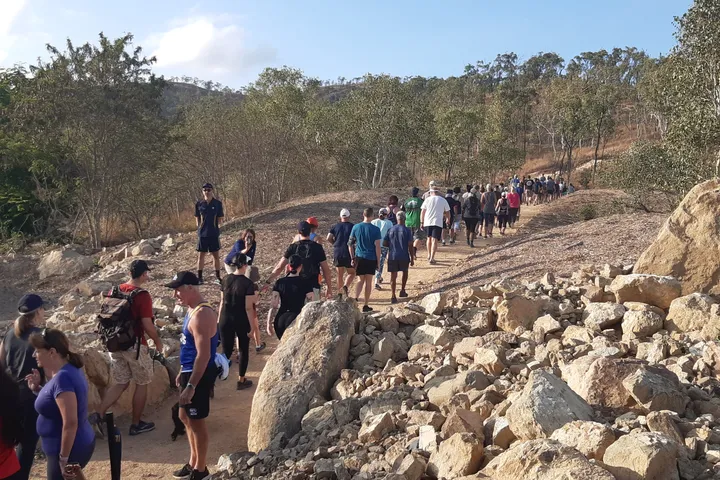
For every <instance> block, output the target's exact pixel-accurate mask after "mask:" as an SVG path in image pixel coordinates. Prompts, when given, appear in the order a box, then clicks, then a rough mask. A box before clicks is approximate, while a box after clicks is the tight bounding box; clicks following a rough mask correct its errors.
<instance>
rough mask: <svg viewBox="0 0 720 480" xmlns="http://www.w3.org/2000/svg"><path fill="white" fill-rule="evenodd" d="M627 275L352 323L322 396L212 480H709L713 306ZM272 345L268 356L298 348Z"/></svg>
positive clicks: (551, 282)
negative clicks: (343, 354) (339, 364)
mask: <svg viewBox="0 0 720 480" xmlns="http://www.w3.org/2000/svg"><path fill="white" fill-rule="evenodd" d="M630 270H631V269H630V268H627V267H616V266H611V265H606V266H604V267H602V268H591V267H586V268H583V269H581V270H580V271H579V272H576V273H575V274H574V275H573V276H572V278H566V279H557V280H556V279H555V278H553V276H552V275H549V274H548V275H545V276H544V277H543V278H542V279H541V280H539V281H537V282H529V283H524V284H522V283H519V282H515V281H512V280H507V279H505V280H501V281H496V282H493V283H491V284H488V285H483V286H478V287H465V288H463V289H461V290H459V291H456V292H452V293H447V294H443V293H435V294H431V295H429V296H427V297H425V298H424V299H423V300H422V302H421V303H420V304H419V305H414V304H408V305H405V306H402V307H395V308H392V309H390V310H388V311H387V312H384V313H376V314H373V315H366V316H364V317H361V318H359V319H358V320H357V321H356V322H355V330H354V334H353V333H352V332H349V333H348V337H349V339H350V341H349V345H348V354H347V362H348V365H349V366H350V367H351V368H350V369H345V370H342V371H341V372H340V374H339V378H337V380H336V381H335V383H334V385H333V386H332V389H331V390H330V395H329V397H328V396H324V395H326V394H325V393H324V392H322V391H319V390H317V389H316V390H313V393H314V396H313V397H312V398H311V399H310V400H309V401H308V403H307V405H294V406H293V410H294V415H295V418H301V420H300V422H299V426H298V425H297V422H295V426H294V427H293V428H289V427H287V426H284V425H283V423H282V421H279V422H276V423H275V424H274V427H273V428H274V429H273V432H272V435H269V436H268V435H266V436H265V438H266V440H265V441H264V442H261V443H259V444H257V443H256V444H253V445H251V446H250V448H251V449H252V450H254V451H255V453H251V452H241V453H236V454H232V455H224V456H223V457H222V458H221V459H220V462H219V465H218V468H219V472H218V473H216V474H215V475H214V477H213V478H220V479H230V478H271V479H281V478H282V479H288V478H290V479H301V478H337V479H358V480H360V479H375V478H377V479H380V478H389V479H397V480H399V479H411V480H414V479H420V478H445V479H455V478H463V477H467V478H496V479H509V478H527V479H530V478H543V479H548V478H574V479H612V478H618V479H636V478H637V479H640V478H648V479H649V478H663V479H691V478H692V479H702V478H713V475H718V474H720V399H717V398H715V395H716V393H717V392H718V391H720V382H719V381H718V376H717V374H718V372H720V344H718V342H717V341H716V339H717V332H718V331H720V330H718V329H719V328H720V314H719V310H718V309H719V308H720V307H718V303H717V302H716V300H715V299H714V298H713V297H710V296H708V295H704V294H697V293H693V294H690V295H685V296H681V295H682V293H681V290H682V288H681V284H680V282H679V281H677V280H676V279H674V278H671V277H666V276H655V275H639V274H630V273H629V272H630ZM328 303H330V304H333V303H338V304H339V303H340V302H328ZM328 308H330V307H328ZM306 310H307V309H306ZM303 315H305V316H306V317H307V319H306V323H307V324H312V323H313V322H314V321H315V320H317V318H315V317H316V316H317V315H319V314H313V313H312V312H310V311H304V312H303ZM314 315H315V316H314ZM324 317H327V315H324ZM339 317H342V316H339ZM345 317H347V315H346V316H345ZM318 318H319V317H318ZM325 324H327V322H325ZM330 324H332V322H330ZM306 333H307V332H306ZM286 335H288V336H289V339H288V340H286V338H285V337H284V338H283V342H282V343H281V350H282V347H283V345H284V344H285V342H286V341H289V342H293V341H294V340H293V338H294V335H301V334H300V333H299V332H297V331H289V332H288V333H286ZM303 335H304V334H303ZM301 338H303V337H298V338H297V339H296V340H298V341H299V340H301ZM304 338H308V337H307V336H305V337H304ZM316 347H317V348H314V349H313V351H314V352H315V353H314V354H313V355H315V356H320V358H322V356H323V355H324V352H323V351H322V348H323V347H322V346H321V345H317V346H316ZM318 350H319V351H318ZM303 351H304V350H302V349H301V350H298V351H293V352H292V355H294V356H295V359H294V362H295V363H297V362H298V358H297V355H298V354H299V355H303V353H302V352H303ZM275 355H276V356H283V352H281V351H278V352H276V354H275ZM273 361H278V362H286V368H285V370H282V371H280V370H278V375H285V376H286V378H292V377H293V376H295V375H297V374H298V373H296V372H293V371H291V368H290V367H289V366H288V365H291V364H292V363H293V361H291V359H289V358H286V359H284V360H283V359H280V358H278V359H276V360H273ZM288 362H289V363H288ZM324 375H332V374H331V373H328V372H325V374H324ZM263 377H265V372H263ZM329 379H330V378H327V377H326V378H324V381H327V380H329ZM275 380H277V379H275ZM268 381H270V379H269V378H261V380H260V385H259V388H262V386H263V383H265V382H268ZM306 398H307V397H306ZM253 407H254V408H253V416H254V417H260V416H261V415H260V412H256V410H255V405H253ZM298 410H300V411H299V412H298ZM261 414H262V416H263V417H273V416H274V415H276V413H275V411H274V410H272V409H269V410H268V409H266V410H264V411H263V412H261ZM255 428H257V429H260V428H261V427H260V426H257V427H255V426H254V425H253V420H252V419H251V425H250V432H249V435H248V437H249V438H252V437H254V436H256V435H255V433H256V432H257V430H254V429H255ZM251 443H252V442H251Z"/></svg>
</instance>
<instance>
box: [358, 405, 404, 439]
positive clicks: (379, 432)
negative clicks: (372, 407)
mask: <svg viewBox="0 0 720 480" xmlns="http://www.w3.org/2000/svg"><path fill="white" fill-rule="evenodd" d="M394 428H395V422H394V421H393V418H392V415H391V414H390V413H388V412H385V413H381V414H380V415H375V416H374V417H370V419H368V420H367V421H366V422H365V423H363V426H362V427H361V428H360V432H359V433H358V440H360V441H361V442H365V443H371V442H377V441H380V440H382V438H383V436H384V435H385V434H386V433H388V432H390V431H392V430H393V429H394Z"/></svg>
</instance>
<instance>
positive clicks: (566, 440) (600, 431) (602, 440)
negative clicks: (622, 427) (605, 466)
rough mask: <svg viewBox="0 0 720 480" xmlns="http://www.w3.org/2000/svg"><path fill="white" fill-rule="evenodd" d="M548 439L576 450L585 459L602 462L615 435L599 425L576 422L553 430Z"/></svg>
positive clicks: (606, 427)
mask: <svg viewBox="0 0 720 480" xmlns="http://www.w3.org/2000/svg"><path fill="white" fill-rule="evenodd" d="M550 438H551V439H553V440H557V441H558V442H560V443H562V444H563V445H567V446H568V447H573V448H576V449H577V450H578V451H579V452H580V453H582V454H583V455H585V456H586V457H587V458H594V459H595V460H600V461H602V458H603V455H604V454H605V450H606V449H607V447H609V446H610V445H612V443H613V442H614V441H615V434H614V433H613V431H612V429H611V428H610V427H608V426H606V425H603V424H601V423H597V422H587V421H582V420H576V421H574V422H570V423H566V424H565V425H563V426H562V427H561V428H559V429H557V430H555V431H554V432H553V434H552V435H551V436H550Z"/></svg>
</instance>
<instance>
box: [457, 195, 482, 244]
mask: <svg viewBox="0 0 720 480" xmlns="http://www.w3.org/2000/svg"><path fill="white" fill-rule="evenodd" d="M462 219H463V221H464V222H465V237H466V241H467V244H468V245H469V246H470V247H471V248H475V229H476V228H477V224H478V221H479V220H480V219H481V213H480V199H479V198H478V197H477V195H476V191H475V189H474V188H472V189H470V196H469V197H467V198H465V200H464V201H463V205H462Z"/></svg>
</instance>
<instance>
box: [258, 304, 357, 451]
mask: <svg viewBox="0 0 720 480" xmlns="http://www.w3.org/2000/svg"><path fill="white" fill-rule="evenodd" d="M359 321H360V313H359V312H358V310H357V309H356V308H354V307H353V306H352V305H351V304H350V303H347V302H342V301H329V302H323V303H319V302H313V303H309V304H308V305H306V306H305V308H303V310H302V312H301V313H300V315H299V316H298V318H297V319H296V320H295V322H294V323H293V326H292V328H290V329H288V330H287V331H286V332H285V335H284V336H283V341H282V342H280V344H279V346H278V347H277V350H275V352H274V353H273V355H272V356H271V357H270V358H269V359H268V361H267V363H266V364H265V367H264V368H263V371H262V374H261V375H260V380H259V382H258V386H257V389H256V391H255V394H254V396H253V401H252V410H251V413H250V422H249V426H248V449H249V450H250V451H254V452H259V451H261V450H263V449H265V448H267V447H268V446H269V445H270V442H272V440H273V439H274V438H275V437H276V436H277V435H278V434H279V433H280V432H284V433H285V435H286V437H292V436H293V435H295V434H296V433H297V432H298V431H299V430H300V428H301V421H302V418H303V416H304V415H305V413H307V411H308V405H309V403H310V400H311V399H312V398H313V397H315V396H316V395H320V396H322V397H325V398H328V397H329V396H330V395H329V394H330V388H331V387H332V386H333V384H334V383H335V381H336V380H337V378H338V377H339V376H340V371H341V370H342V369H343V368H345V367H346V362H347V359H348V352H349V350H350V339H351V337H352V335H353V333H354V331H355V324H356V323H357V322H359Z"/></svg>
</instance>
